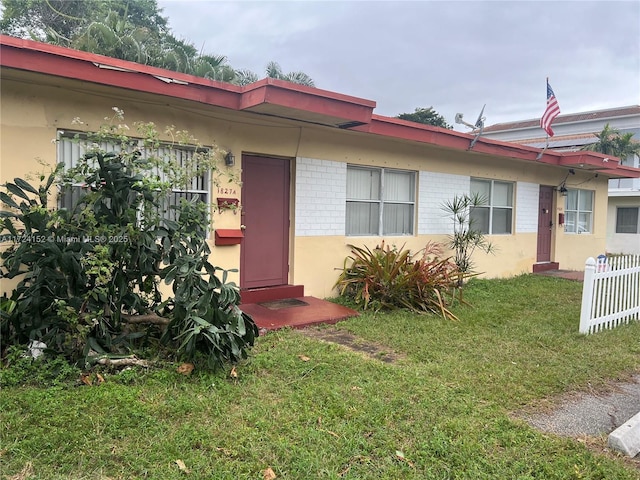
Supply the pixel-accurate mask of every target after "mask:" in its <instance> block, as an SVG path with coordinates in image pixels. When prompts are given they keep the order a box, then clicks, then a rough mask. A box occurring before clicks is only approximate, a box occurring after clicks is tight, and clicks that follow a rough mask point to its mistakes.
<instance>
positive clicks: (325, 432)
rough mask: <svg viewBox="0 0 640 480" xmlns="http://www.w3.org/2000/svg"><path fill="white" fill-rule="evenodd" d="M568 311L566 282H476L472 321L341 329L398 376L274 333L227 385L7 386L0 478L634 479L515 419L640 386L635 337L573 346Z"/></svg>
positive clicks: (146, 381) (465, 313)
mask: <svg viewBox="0 0 640 480" xmlns="http://www.w3.org/2000/svg"><path fill="white" fill-rule="evenodd" d="M580 295H581V284H580V283H577V282H571V281H567V280H561V279H555V278H546V277H538V276H530V275H526V276H521V277H517V278H514V279H509V280H491V281H486V280H476V281H473V282H472V283H471V284H470V285H469V286H468V288H467V289H466V293H465V299H467V300H468V301H470V302H471V303H472V304H473V305H474V307H473V308H469V307H459V306H458V307H455V308H454V312H455V314H456V315H457V316H458V317H459V318H460V319H461V320H460V322H455V323H454V322H450V321H446V320H443V319H441V318H438V317H434V316H417V315H414V314H410V313H405V312H396V313H390V314H377V315H375V314H366V315H362V316H361V317H359V318H356V319H351V320H348V321H345V322H342V323H340V324H339V325H338V328H341V329H345V330H348V331H349V332H352V333H354V334H356V335H357V336H358V337H360V338H362V339H365V340H369V341H373V342H376V343H377V344H380V345H382V346H383V347H384V348H388V349H389V350H393V351H395V352H396V353H398V354H400V355H401V360H399V361H398V362H396V363H395V364H387V363H384V362H381V361H378V360H375V359H371V358H367V357H365V356H363V355H362V354H358V353H354V352H352V351H349V350H346V349H345V348H343V347H341V346H338V345H335V344H328V343H323V342H320V341H318V340H313V339H310V338H308V337H306V336H305V335H303V334H302V333H301V332H299V331H289V330H286V331H280V332H275V333H269V334H268V335H266V336H264V337H261V338H260V339H259V341H258V343H257V345H256V347H255V348H254V349H253V351H252V355H251V357H250V359H249V360H248V361H247V362H246V363H245V364H243V365H241V366H239V367H238V368H237V372H238V378H237V379H233V378H230V377H229V372H228V371H226V372H218V373H215V374H213V373H205V372H202V371H200V372H198V371H196V372H194V374H193V375H192V376H191V377H185V376H183V375H180V374H178V373H176V372H175V371H174V370H175V366H173V367H171V368H165V369H157V370H153V371H150V372H148V373H139V372H135V371H128V372H124V373H122V374H113V373H112V374H108V373H104V377H105V380H106V381H105V382H104V383H103V384H101V385H96V386H92V387H88V386H82V387H80V386H64V385H63V386H56V387H50V388H37V387H33V386H31V387H27V386H23V387H5V388H3V390H2V392H0V395H1V405H0V415H1V419H2V421H1V427H2V430H1V438H0V453H1V455H0V462H1V463H0V472H1V473H2V474H3V475H5V476H6V478H16V479H18V478H42V479H45V478H46V479H55V478H73V479H131V478H150V479H173V478H176V479H178V478H193V479H196V478H198V479H200V478H201V479H234V480H235V479H263V478H264V473H263V472H264V470H265V469H267V468H271V469H272V470H273V472H274V473H275V474H276V475H277V478H293V479H316V478H334V479H337V478H345V479H394V480H397V479H430V478H434V479H447V478H465V479H485V478H487V479H516V478H517V479H532V478H536V479H571V478H576V479H578V478H580V479H596V478H597V479H638V478H640V471H639V470H638V469H634V467H633V466H630V465H629V463H628V462H625V461H624V460H623V459H622V458H621V457H620V458H616V457H615V456H614V455H601V454H596V453H593V452H592V451H590V450H589V449H587V447H586V446H585V444H584V442H579V441H576V440H572V439H568V438H559V437H554V436H551V435H545V434H542V433H540V432H538V431H536V430H535V429H533V428H531V427H529V426H528V425H527V424H526V423H524V422H522V421H519V420H515V419H514V417H513V415H512V413H513V412H514V411H516V410H518V409H519V408H522V407H525V406H527V407H530V406H531V405H536V404H539V403H541V402H542V401H543V400H545V399H548V398H550V397H553V396H554V395H556V394H560V393H562V392H566V391H570V390H574V389H581V388H587V384H588V383H590V384H591V386H592V387H597V386H598V385H601V384H603V383H604V382H605V381H606V380H610V379H617V378H624V377H625V376H627V375H629V374H630V373H632V372H636V371H638V370H639V369H640V324H634V325H631V326H625V327H621V328H618V329H616V330H614V331H607V332H602V333H599V334H596V335H592V336H581V335H579V334H578V333H577V332H578V322H579V308H580ZM603 443H604V441H603ZM176 460H181V461H182V462H184V465H185V466H186V468H187V469H188V470H189V473H187V472H185V471H183V470H181V469H180V467H179V466H178V464H177V463H176V462H175V461H176ZM21 472H22V473H23V474H24V475H22V476H17V475H19V474H20V473H21ZM29 473H31V475H28V474H29ZM13 476H15V477H13Z"/></svg>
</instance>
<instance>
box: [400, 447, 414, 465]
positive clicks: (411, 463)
mask: <svg viewBox="0 0 640 480" xmlns="http://www.w3.org/2000/svg"><path fill="white" fill-rule="evenodd" d="M396 458H397V459H398V460H400V461H402V462H407V465H409V466H410V467H411V468H415V465H414V464H413V462H411V461H409V460H408V459H407V458H406V457H405V456H404V453H402V451H400V450H396Z"/></svg>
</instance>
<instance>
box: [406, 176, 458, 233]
mask: <svg viewBox="0 0 640 480" xmlns="http://www.w3.org/2000/svg"><path fill="white" fill-rule="evenodd" d="M418 182H419V184H420V188H419V191H418V234H420V235H428V234H451V233H453V221H452V220H451V217H450V216H448V215H447V214H446V213H445V211H444V210H443V209H442V205H443V204H444V203H445V202H446V201H447V200H452V199H453V197H455V196H456V195H463V194H465V193H467V194H468V193H469V191H470V189H471V178H470V177H468V176H466V175H453V174H449V173H435V172H424V171H421V172H420V176H419V180H418Z"/></svg>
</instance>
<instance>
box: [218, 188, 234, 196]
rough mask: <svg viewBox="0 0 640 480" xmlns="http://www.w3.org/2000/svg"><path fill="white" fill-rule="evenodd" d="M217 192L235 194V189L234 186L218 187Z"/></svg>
mask: <svg viewBox="0 0 640 480" xmlns="http://www.w3.org/2000/svg"><path fill="white" fill-rule="evenodd" d="M218 193H219V194H220V195H236V189H235V188H221V187H218Z"/></svg>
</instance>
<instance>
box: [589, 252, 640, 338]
mask: <svg viewBox="0 0 640 480" xmlns="http://www.w3.org/2000/svg"><path fill="white" fill-rule="evenodd" d="M631 320H640V255H626V256H620V257H599V258H598V260H596V259H594V258H592V257H589V258H588V259H587V262H586V264H585V268H584V286H583V287H582V309H581V311H580V333H595V332H599V331H601V330H603V329H605V328H614V327H617V326H618V325H620V324H621V323H629V321H631Z"/></svg>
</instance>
